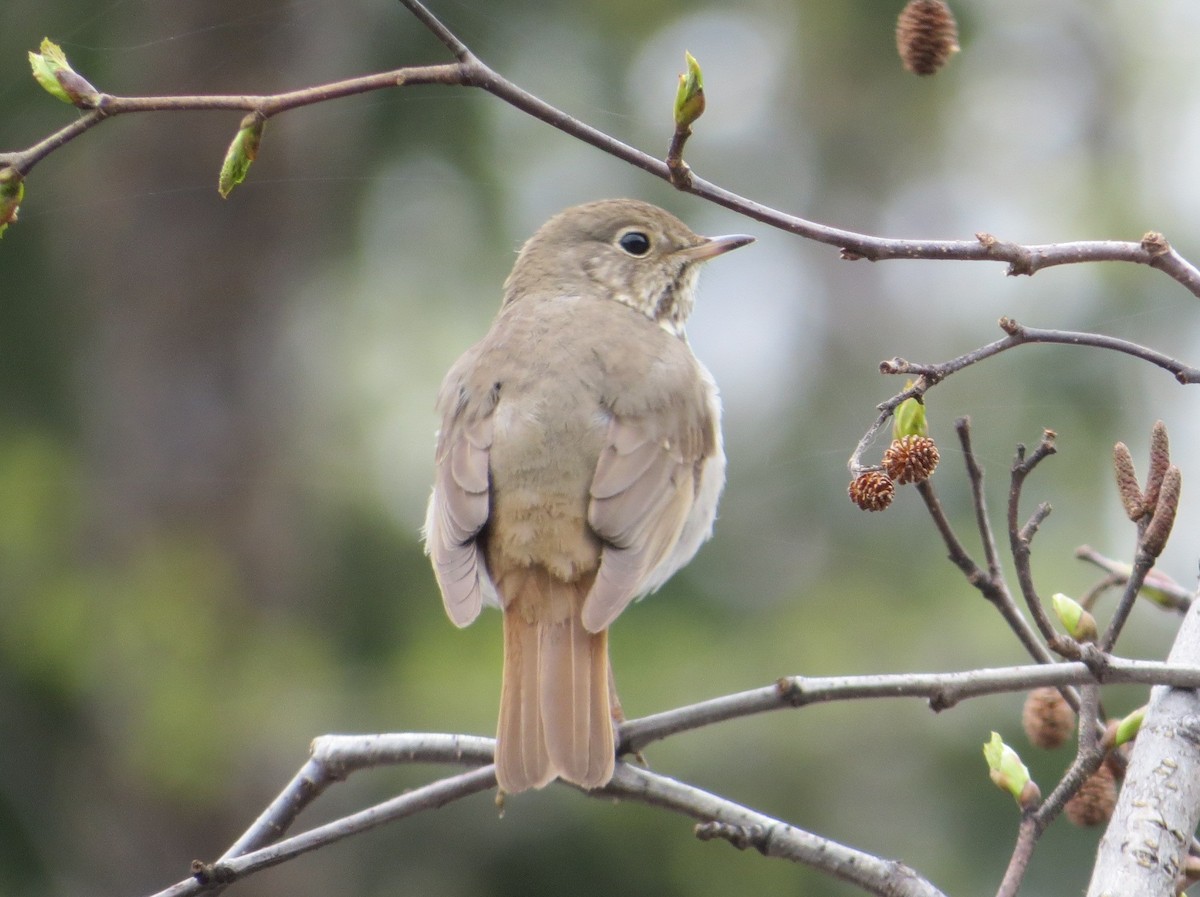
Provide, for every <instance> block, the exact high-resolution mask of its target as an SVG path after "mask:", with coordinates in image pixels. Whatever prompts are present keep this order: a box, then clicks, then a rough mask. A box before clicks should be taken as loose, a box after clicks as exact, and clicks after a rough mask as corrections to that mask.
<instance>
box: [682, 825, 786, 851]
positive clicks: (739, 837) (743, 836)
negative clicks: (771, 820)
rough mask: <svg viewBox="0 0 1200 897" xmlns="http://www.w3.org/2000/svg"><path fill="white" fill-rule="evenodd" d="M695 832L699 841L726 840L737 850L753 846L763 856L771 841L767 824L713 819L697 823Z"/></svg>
mask: <svg viewBox="0 0 1200 897" xmlns="http://www.w3.org/2000/svg"><path fill="white" fill-rule="evenodd" d="M695 833H696V837H697V838H699V839H700V840H701V841H713V840H721V841H728V842H729V843H730V844H732V845H733V846H734V847H736V848H737V849H738V850H745V849H746V848H748V847H753V848H754V849H755V850H757V851H758V852H759V853H761V854H762V855H763V856H766V855H767V848H768V847H769V845H770V841H771V829H770V827H768V826H765V825H734V824H732V823H728V822H720V821H718V820H715V819H714V820H712V821H711V822H701V823H697V825H696V828H695Z"/></svg>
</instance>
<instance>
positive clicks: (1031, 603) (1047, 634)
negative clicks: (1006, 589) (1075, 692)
mask: <svg viewBox="0 0 1200 897" xmlns="http://www.w3.org/2000/svg"><path fill="white" fill-rule="evenodd" d="M1054 439H1055V433H1054V431H1053V430H1044V431H1043V432H1042V438H1041V440H1039V442H1038V444H1037V447H1036V448H1035V449H1034V450H1033V453H1032V454H1030V455H1028V456H1026V453H1025V446H1023V445H1020V446H1017V456H1016V459H1015V460H1014V461H1013V465H1012V479H1011V484H1010V486H1009V489H1008V540H1009V547H1010V549H1011V551H1012V557H1013V565H1014V567H1015V569H1016V572H1017V583H1018V585H1019V586H1020V587H1021V594H1022V596H1023V597H1024V598H1025V605H1026V607H1028V608H1029V613H1030V614H1031V615H1032V616H1033V621H1034V623H1036V624H1037V627H1038V630H1039V631H1040V632H1041V634H1042V638H1043V639H1045V641H1046V644H1047V645H1049V647H1050V648H1051V650H1054V651H1058V652H1060V653H1062V652H1063V649H1064V648H1065V646H1066V642H1067V640H1066V639H1064V638H1062V637H1061V636H1060V635H1059V634H1058V632H1057V631H1056V630H1055V628H1054V624H1052V623H1051V622H1050V617H1049V616H1048V615H1047V614H1046V609H1045V607H1043V606H1042V599H1041V598H1040V597H1039V596H1038V592H1037V586H1036V585H1035V584H1034V582H1033V570H1032V568H1031V567H1030V566H1029V557H1030V541H1031V539H1032V538H1033V535H1034V534H1035V533H1036V532H1037V528H1038V525H1040V523H1041V521H1042V520H1044V519H1045V517H1046V515H1047V514H1049V513H1050V506H1049V505H1045V504H1043V505H1040V506H1039V507H1038V510H1037V512H1035V514H1034V516H1033V517H1031V518H1030V520H1029V522H1028V523H1027V524H1026V525H1025V526H1022V525H1020V523H1019V521H1018V518H1017V515H1018V514H1019V512H1020V505H1021V490H1022V488H1023V487H1024V485H1025V478H1026V477H1028V476H1029V474H1030V473H1032V472H1033V470H1034V468H1036V467H1037V466H1038V464H1040V463H1041V462H1042V461H1044V460H1045V459H1046V458H1048V457H1049V456H1050V455H1053V454H1054V452H1055V448H1054Z"/></svg>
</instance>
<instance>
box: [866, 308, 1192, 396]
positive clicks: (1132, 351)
mask: <svg viewBox="0 0 1200 897" xmlns="http://www.w3.org/2000/svg"><path fill="white" fill-rule="evenodd" d="M1000 329H1001V330H1003V331H1004V332H1005V333H1007V334H1008V336H1006V337H1004V338H1003V339H999V340H996V341H995V342H993V343H988V344H987V345H986V346H980V347H979V348H978V349H974V350H973V351H971V352H968V353H966V354H965V355H960V356H959V357H957V358H952V359H950V360H949V361H944V362H942V363H940V364H914V363H911V362H908V361H905V360H904V359H903V358H893V359H891V360H889V361H885V362H883V363H882V364H880V366H879V368H880V370H881V371H882V372H883V373H885V374H903V375H907V376H917V375H920V376H925V377H930V378H932V379H933V381H934V382H938V381H941V380H944V379H945V378H946V377H949V376H950V375H951V374H955V373H958V372H959V371H961V370H962V369H963V368H966V367H970V366H971V365H973V364H978V363H979V362H981V361H983V360H985V359H988V358H991V357H993V356H995V355H999V354H1000V353H1001V352H1007V351H1008V350H1009V349H1013V348H1016V347H1017V346H1024V345H1028V344H1039V343H1040V344H1056V345H1063V346H1088V347H1091V348H1093V349H1107V350H1109V351H1112V352H1120V353H1122V354H1125V355H1130V356H1133V357H1134V358H1139V359H1141V360H1142V361H1147V362H1149V363H1150V364H1153V365H1155V366H1156V367H1160V368H1162V369H1163V370H1165V371H1167V372H1169V373H1170V374H1172V375H1173V376H1174V377H1175V379H1176V380H1178V381H1179V382H1180V383H1182V384H1185V385H1187V384H1192V383H1200V368H1195V367H1192V366H1191V365H1187V364H1184V363H1183V362H1181V361H1178V360H1177V359H1174V358H1171V357H1170V356H1168V355H1164V354H1163V353H1161V352H1156V351H1155V350H1153V349H1149V348H1147V347H1145V346H1142V345H1139V344H1137V343H1133V342H1130V341H1129V340H1124V339H1119V338H1117V337H1114V336H1105V335H1103V334H1099V333H1081V332H1077V331H1073V330H1045V329H1041V328H1037V327H1027V326H1026V325H1024V324H1021V323H1019V322H1017V321H1014V320H1013V319H1012V318H1001V319H1000Z"/></svg>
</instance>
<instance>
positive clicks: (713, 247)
mask: <svg viewBox="0 0 1200 897" xmlns="http://www.w3.org/2000/svg"><path fill="white" fill-rule="evenodd" d="M753 242H754V237H751V236H750V235H749V234H728V235H726V236H724V237H709V238H707V239H706V240H705V241H704V242H703V243H697V244H696V245H695V246H689V247H688V248H687V249H680V250H679V251H678V252H676V253H675V254H676V255H677V256H680V257H681V258H684V259H687V261H689V262H706V261H708V260H709V259H711V258H716V257H717V256H718V255H723V254H724V253H726V252H731V251H732V250H734V249H737V248H739V247H741V246H745V245H746V244H747V243H753Z"/></svg>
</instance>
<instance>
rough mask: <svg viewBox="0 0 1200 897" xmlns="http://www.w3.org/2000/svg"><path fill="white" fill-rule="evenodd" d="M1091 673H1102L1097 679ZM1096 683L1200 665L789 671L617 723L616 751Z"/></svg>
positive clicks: (1170, 675) (1162, 675) (1184, 681)
mask: <svg viewBox="0 0 1200 897" xmlns="http://www.w3.org/2000/svg"><path fill="white" fill-rule="evenodd" d="M1043 650H1045V649H1043ZM1098 675H1099V676H1101V677H1102V678H1099V679H1098V678H1097V676H1098ZM1101 681H1102V682H1104V683H1116V682H1138V683H1142V684H1147V685H1149V684H1158V683H1163V684H1170V685H1173V686H1175V687H1178V688H1191V687H1195V685H1198V684H1200V669H1192V668H1187V667H1182V668H1180V667H1168V666H1166V665H1164V664H1161V663H1156V662H1153V661H1145V660H1127V659H1124V658H1119V657H1111V658H1107V662H1106V664H1105V665H1104V667H1103V668H1102V670H1101V671H1100V672H1099V674H1098V673H1097V671H1096V670H1094V669H1092V668H1091V667H1089V665H1088V664H1086V663H1084V662H1082V661H1071V662H1047V663H1038V664H1026V665H1023V666H1016V667H1000V668H992V669H981V670H969V671H964V672H952V673H897V674H888V675H874V676H837V677H804V676H794V677H788V678H784V679H780V680H779V681H778V682H776V683H775V684H774V685H768V686H764V687H761V688H756V689H751V690H749V691H743V692H738V693H736V694H731V695H724V696H722V697H719V698H713V699H711V700H707V701H701V702H699V703H697V704H692V705H690V706H687V707H678V708H675V709H673V710H667V711H664V712H662V713H656V714H653V715H651V716H645V717H642V718H641V719H636V720H630V721H628V722H626V723H624V724H622V726H621V730H620V748H619V749H620V751H621V752H622V753H634V752H637V751H640V750H642V749H643V748H645V747H646V746H647V745H649V744H652V743H653V742H655V741H661V740H662V739H664V738H668V737H670V736H672V735H677V734H679V733H681V732H687V731H691V730H694V729H700V728H703V727H705V726H709V725H712V724H714V723H718V722H724V721H727V720H733V719H740V718H741V717H745V716H751V715H753V714H757V713H766V712H769V711H775V710H786V709H791V708H796V707H805V706H808V705H809V704H820V703H828V702H830V701H847V700H861V699H878V698H924V699H926V700H927V701H928V702H929V706H930V708H931V709H932V710H934V711H935V712H938V711H942V710H946V709H949V708H951V707H954V706H955V705H956V704H958V703H959V702H960V701H964V700H967V699H970V698H977V697H982V696H985V695H992V694H1002V693H1006V692H1023V691H1028V690H1030V689H1032V688H1038V687H1040V686H1047V685H1050V686H1064V685H1079V684H1082V683H1088V682H1092V683H1095V682H1101Z"/></svg>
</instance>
